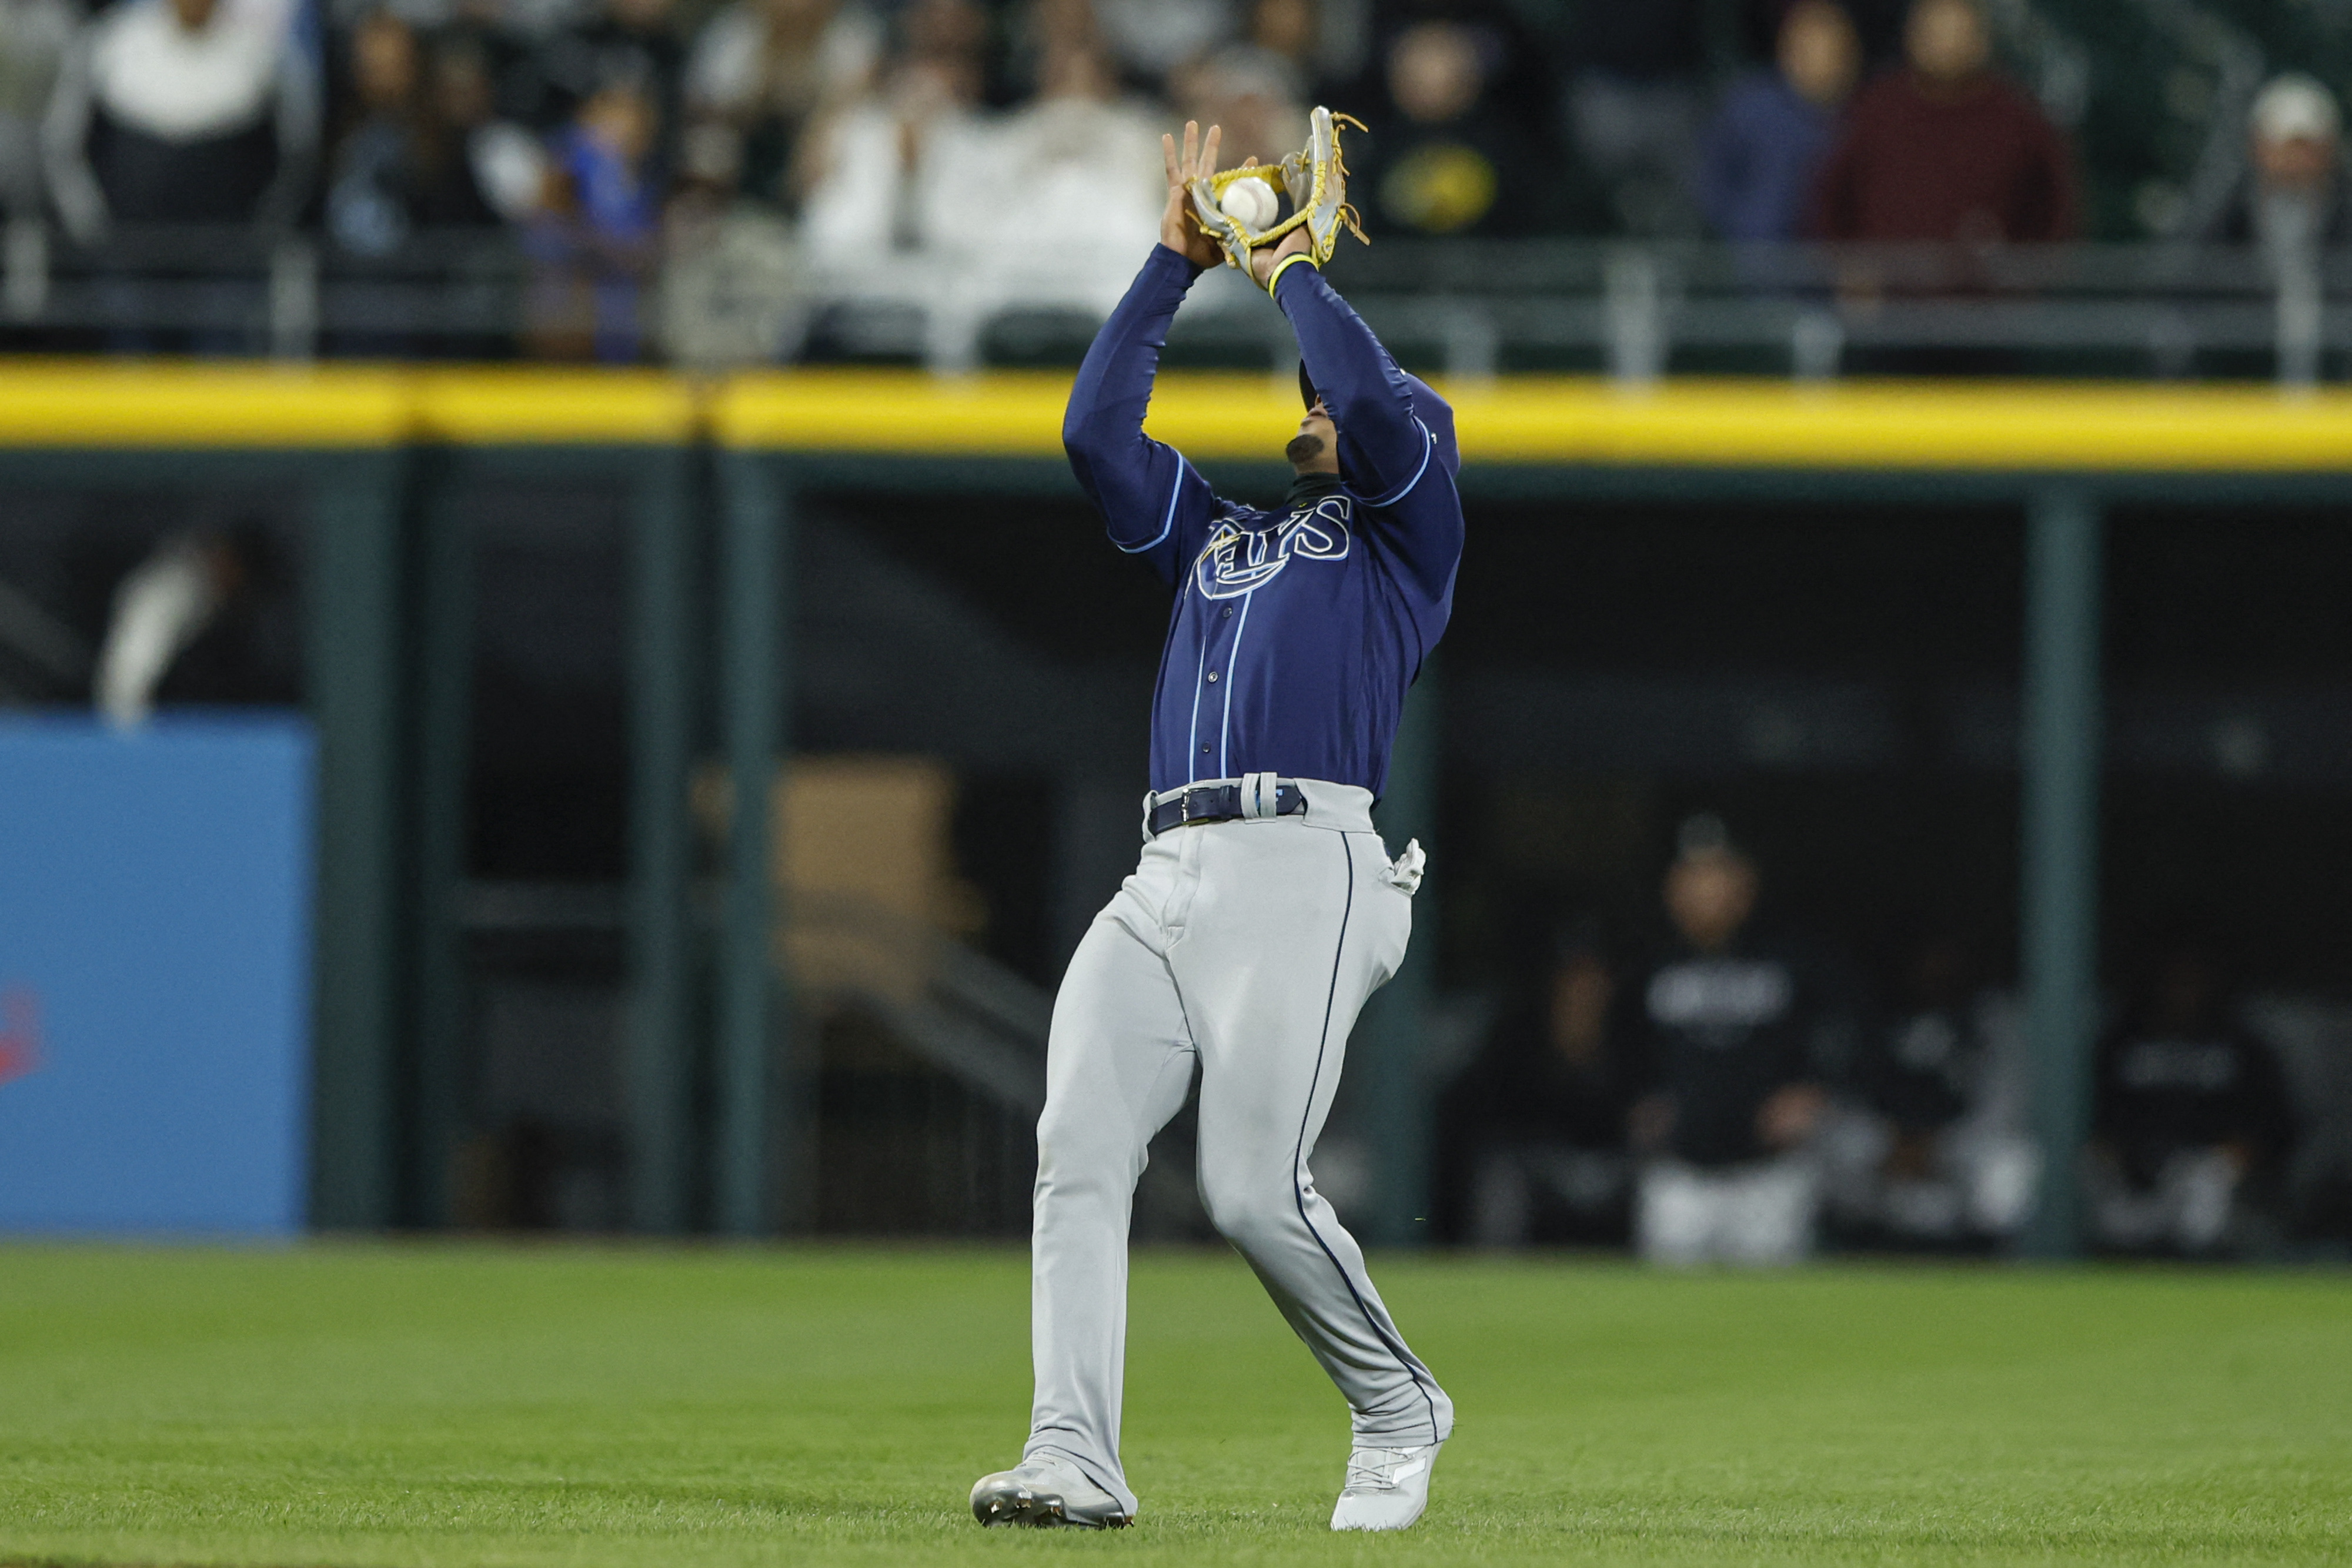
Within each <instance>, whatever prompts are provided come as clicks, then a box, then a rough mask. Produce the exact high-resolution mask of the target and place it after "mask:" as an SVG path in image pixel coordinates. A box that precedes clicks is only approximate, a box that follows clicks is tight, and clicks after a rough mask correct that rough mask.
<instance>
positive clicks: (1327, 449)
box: [1282, 365, 1339, 476]
mask: <svg viewBox="0 0 2352 1568" xmlns="http://www.w3.org/2000/svg"><path fill="white" fill-rule="evenodd" d="M1298 400H1299V401H1300V402H1303V403H1305V404H1306V405H1307V416H1306V417H1305V418H1304V419H1301V420H1300V421H1299V422H1298V434H1296V435H1294V436H1292V437H1291V438H1290V444H1288V445H1286V446H1285V447H1284V448H1283V449H1282V455H1283V456H1285V457H1286V458H1288V459H1289V460H1290V465H1291V467H1292V468H1294V469H1296V470H1297V472H1299V473H1301V474H1330V475H1335V476H1336V475H1337V474H1338V473H1339V426H1338V425H1337V424H1335V423H1332V421H1331V411H1330V410H1329V409H1328V408H1326V407H1324V406H1323V396H1322V394H1321V393H1320V392H1317V391H1316V390H1315V383H1314V382H1311V381H1309V380H1308V379H1307V367H1306V366H1305V365H1300V366H1299V367H1298Z"/></svg>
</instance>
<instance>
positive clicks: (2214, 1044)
mask: <svg viewBox="0 0 2352 1568" xmlns="http://www.w3.org/2000/svg"><path fill="white" fill-rule="evenodd" d="M2234 999H2235V998H2233V997H2232V996H2231V992H2230V989H2229V987H2228V986H2227V984H2226V983H2225V981H2224V978H2223V975H2222V971H2221V965H2220V963H2219V962H2218V961H2217V960H2216V958H2215V957H2214V956H2213V955H2212V954H2211V953H2210V951H2208V950H2207V949H2206V948H2205V947H2204V946H2201V945H2200V944H2198V943H2195V942H2189V941H2176V942H2174V943H2172V944H2170V945H2168V948H2167V950H2166V951H2165V952H2164V953H2163V954H2162V956H2160V958H2159V959H2158V963H2157V965H2156V967H2155V971H2154V974H2153V977H2152V979H2151V982H2150V983H2149V984H2148V985H2147V988H2145V989H2144V990H2143V991H2142V993H2141V994H2140V995H2139V996H2138V997H2137V998H2134V999H2133V1001H2132V1003H2131V1004H2130V1006H2129V1007H2128V1008H2127V1009H2126V1013H2125V1016H2124V1020H2123V1022H2122V1024H2121V1025H2120V1026H2119V1027H2118V1028H2116V1030H2114V1031H2113V1032H2111V1033H2110V1034H2109V1035H2108V1036H2107V1038H2106V1039H2105V1040H2102V1041H2101V1042H2100V1045H2099V1054H2098V1069H2097V1079H2096V1087H2095V1111H2094V1116H2093V1137H2092V1146H2091V1160H2090V1163H2089V1169H2088V1176H2089V1184H2088V1185H2089V1188H2090V1197H2091V1221H2092V1228H2093V1230H2094V1232H2095V1235H2096V1237H2097V1239H2098V1240H2100V1241H2101V1242H2102V1243H2104V1244H2105V1245H2107V1246H2109V1247H2116V1248H2122V1249H2127V1250H2134V1251H2140V1250H2156V1249H2169V1250H2174V1251H2178V1252H2181V1253H2187V1254H2190V1255H2197V1254H2208V1253H2212V1252H2215V1251H2218V1250H2221V1249H2224V1248H2226V1247H2228V1246H2230V1245H2231V1243H2232V1242H2235V1241H2241V1240H2242V1239H2243V1233H2244V1228H2245V1221H2246V1220H2247V1218H2249V1216H2248V1213H2247V1208H2248V1205H2247V1203H2246V1195H2247V1193H2248V1190H2249V1188H2250V1187H2252V1186H2254V1185H2255V1184H2257V1183H2258V1182H2259V1181H2260V1179H2261V1178H2263V1177H2265V1176H2273V1175H2274V1174H2275V1173H2276V1171H2277V1170H2278V1167H2279V1166H2280V1164H2281V1162H2282V1161H2283V1159H2284V1156H2285V1155H2286V1152H2287V1149H2288V1146H2289V1145H2290V1144H2291V1143H2292V1142H2293V1141H2294V1113H2293V1112H2292V1110H2291V1109H2290V1107H2289V1105H2288V1103H2287V1093H2286V1083H2285V1080H2284V1076H2283V1075H2282V1074H2281V1072H2280V1071H2279V1065H2278V1061H2277V1060H2276V1058H2274V1057H2273V1055H2272V1053H2271V1051H2270V1049H2269V1048H2268V1047H2267V1046H2265V1045H2264V1044H2263V1042H2262V1041H2261V1040H2257V1039H2255V1038H2254V1037H2253V1036H2252V1034H2251V1033H2249V1032H2248V1031H2247V1030H2245V1029H2244V1028H2243V1027H2242V1026H2241V1025H2240V1024H2238V1023H2237V1022H2236V1021H2235V1019H2234V1018H2233V1017H2232V1003H2233V1001H2234Z"/></svg>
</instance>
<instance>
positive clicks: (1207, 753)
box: [1201, 746, 1209, 757]
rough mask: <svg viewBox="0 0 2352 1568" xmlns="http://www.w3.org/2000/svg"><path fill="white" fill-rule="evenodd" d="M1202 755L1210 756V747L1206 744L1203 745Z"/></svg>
mask: <svg viewBox="0 0 2352 1568" xmlns="http://www.w3.org/2000/svg"><path fill="white" fill-rule="evenodd" d="M1201 755H1202V756H1203V757H1206V756H1208V755H1209V748H1208V747H1205V746H1204V747H1201Z"/></svg>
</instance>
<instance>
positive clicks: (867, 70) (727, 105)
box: [684, 0, 883, 212]
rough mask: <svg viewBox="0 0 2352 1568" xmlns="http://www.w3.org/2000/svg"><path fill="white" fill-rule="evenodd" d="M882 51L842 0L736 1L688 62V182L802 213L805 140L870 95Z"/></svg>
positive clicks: (876, 30)
mask: <svg viewBox="0 0 2352 1568" xmlns="http://www.w3.org/2000/svg"><path fill="white" fill-rule="evenodd" d="M882 46H883V33H882V27H881V25H880V24H879V23H878V22H877V21H876V20H875V18H874V16H872V15H871V14H870V13H868V12H867V11H866V10H864V9H863V8H860V7H856V6H844V5H841V4H840V3H839V0H734V3H733V4H732V5H729V6H728V7H727V8H726V9H725V10H723V11H721V12H719V15H718V16H715V17H713V18H712V19H711V21H710V23H709V26H706V27H704V28H703V30H702V36H701V37H698V39H696V40H695V45H694V48H693V51H692V53H691V54H690V55H689V56H688V60H687V68H686V106H687V113H688V117H689V120H690V121H691V124H690V126H689V128H688V145H687V147H686V149H685V152H684V156H685V161H686V162H687V165H688V172H689V174H690V175H691V176H692V177H693V178H695V179H696V180H698V181H700V182H702V183H710V184H723V185H726V186H729V187H730V188H733V189H736V190H740V191H741V192H742V193H745V194H747V195H751V196H755V197H758V198H760V199H761V200H763V201H768V202H772V203H774V204H777V205H779V206H781V207H782V208H784V209H785V210H786V211H788V212H790V211H797V210H798V208H799V205H800V201H801V197H802V196H803V194H804V193H805V192H806V191H807V188H808V186H809V184H810V183H811V181H812V180H813V178H814V174H815V172H816V169H815V164H816V150H815V148H814V146H811V145H805V144H804V141H805V138H804V136H803V133H804V132H805V131H807V130H808V129H809V128H810V127H811V126H812V125H814V124H820V123H822V121H823V119H824V116H825V115H827V114H828V113H830V112H831V111H833V110H836V109H838V108H839V107H840V106H842V105H844V104H846V103H849V102H852V101H854V100H855V99H856V98H857V97H858V96H859V95H860V94H862V93H863V92H865V91H866V88H867V87H868V85H869V84H870V83H871V82H872V80H873V78H874V73H875V71H876V69H877V68H878V66H879V65H880V63H881V57H882Z"/></svg>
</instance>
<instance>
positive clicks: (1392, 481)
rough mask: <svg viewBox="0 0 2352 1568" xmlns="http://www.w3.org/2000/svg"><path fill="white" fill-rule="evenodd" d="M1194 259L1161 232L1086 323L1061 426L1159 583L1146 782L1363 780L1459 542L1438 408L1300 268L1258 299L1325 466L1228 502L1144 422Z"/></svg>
mask: <svg viewBox="0 0 2352 1568" xmlns="http://www.w3.org/2000/svg"><path fill="white" fill-rule="evenodd" d="M1198 276H1199V273H1198V271H1197V270H1196V269H1195V268H1194V267H1192V263H1191V262H1189V261H1187V260H1185V259H1184V257H1182V256H1180V255H1178V254H1177V253H1176V252H1174V251H1172V250H1170V249H1169V248H1168V247H1167V246H1156V247H1154V248H1153V250H1152V253H1151V258H1150V260H1149V261H1147V262H1145V263H1144V265H1143V270H1142V272H1141V273H1139V275H1138V276H1137V277H1136V280H1135V283H1134V285H1133V287H1129V289H1128V291H1127V298H1124V299H1122V300H1120V301H1119V305H1118V309H1117V310H1115V311H1113V312H1112V313H1111V317H1110V319H1109V320H1108V321H1106V322H1105V323H1103V329H1102V330H1101V332H1099V333H1098V334H1097V336H1096V338H1095V341H1094V346H1093V347H1092V348H1091V349H1089V350H1087V358H1086V363H1085V364H1084V365H1082V366H1080V367H1079V370H1078V379H1077V384H1076V386H1074V387H1072V388H1071V389H1070V408H1069V413H1068V415H1067V416H1066V418H1065V419H1064V421H1063V423H1062V442H1063V444H1064V445H1065V446H1066V447H1067V448H1068V450H1069V454H1070V466H1071V467H1072V468H1073V469H1074V470H1076V474H1077V476H1078V483H1079V484H1080V485H1082V486H1085V488H1086V492H1087V495H1088V496H1089V497H1092V498H1093V500H1094V503H1095V505H1096V506H1097V507H1099V508H1101V511H1102V515H1103V521H1104V523H1105V525H1106V526H1107V528H1108V531H1109V534H1110V540H1111V543H1112V544H1114V545H1116V546H1118V548H1119V549H1122V550H1125V551H1126V552H1127V553H1129V555H1138V556H1141V557H1142V558H1143V559H1145V560H1146V561H1148V562H1149V563H1150V566H1151V568H1152V570H1154V571H1156V572H1158V573H1159V574H1160V579H1161V580H1163V581H1165V582H1167V583H1168V584H1170V586H1171V587H1172V588H1173V589H1174V590H1175V591H1176V604H1175V608H1174V610H1173V612H1171V615H1170V617H1169V622H1168V643H1167V646H1166V648H1165V650H1164V651H1163V652H1162V653H1161V654H1160V681H1159V685H1158V688H1157V689H1156V691H1155V692H1154V694H1153V696H1152V704H1151V787H1152V789H1155V790H1159V789H1176V788H1178V787H1179V786H1181V785H1185V784H1190V783H1192V782H1194V781H1195V780H1199V779H1235V778H1239V777H1240V776H1241V775H1243V774H1244V773H1276V774H1280V775H1282V776H1283V777H1285V778H1290V779H1326V780H1328V781H1330V782H1332V783H1336V784H1355V785H1360V786H1361V787H1362V788H1364V789H1370V791H1371V792H1372V793H1373V794H1374V795H1378V794H1380V793H1381V789H1382V787H1383V786H1384V785H1385V784H1386V783H1387V780H1388V770H1389V746H1390V743H1391V741H1392V740H1393V739H1394V738H1395V736H1396V727H1397V717H1398V715H1399V714H1400V712H1401V711H1402V708H1403V706H1404V694H1405V690H1406V688H1407V687H1409V686H1411V685H1412V682H1413V677H1414V676H1415V675H1417V674H1420V673H1421V663H1422V660H1423V659H1424V658H1426V657H1427V656H1428V654H1429V651H1430V649H1431V648H1433V647H1434V646H1435V645H1436V643H1437V639H1438V637H1439V635H1440V634H1441V633H1442V632H1444V630H1445V622H1446V617H1447V616H1448V615H1449V614H1450V613H1451V612H1452V611H1453V606H1454V568H1455V566H1456V565H1457V563H1458V562H1459V561H1460V560H1461V558H1462V502H1461V498H1460V497H1458V496H1457V495H1456V494H1455V493H1454V473H1455V471H1456V470H1457V469H1458V468H1459V467H1460V466H1461V459H1460V457H1459V455H1457V453H1456V451H1455V448H1454V413H1453V410H1451V409H1450V408H1448V407H1447V406H1446V405H1445V403H1444V401H1443V400H1441V399H1440V398H1439V397H1438V395H1437V394H1436V393H1435V392H1433V391H1431V390H1430V389H1429V387H1428V386H1427V385H1425V384H1424V383H1423V382H1420V381H1418V380H1417V379H1415V378H1413V377H1412V376H1409V375H1407V374H1405V373H1404V371H1401V370H1399V369H1398V368H1397V365H1396V361H1393V360H1391V358H1390V357H1389V354H1388V350H1385V349H1383V348H1381V343H1380V340H1379V339H1377V338H1375V337H1373V336H1372V332H1371V329H1370V328H1369V327H1367V326H1365V325H1364V323H1363V321H1362V319H1360V317H1358V316H1357V314H1356V313H1355V312H1354V311H1353V310H1351V309H1349V308H1348V304H1347V302H1346V301H1345V300H1343V299H1341V298H1339V296H1338V295H1337V294H1335V293H1333V292H1332V290H1331V286H1330V285H1329V284H1328V283H1326V282H1324V281H1323V277H1322V275H1321V274H1320V273H1318V272H1317V271H1316V270H1315V269H1314V268H1313V267H1291V268H1290V269H1289V270H1288V271H1286V272H1285V273H1284V274H1283V276H1282V281H1281V283H1280V285H1279V286H1278V290H1277V293H1276V303H1277V304H1279V305H1280V306H1281V307H1282V309H1283V312H1284V314H1286V316H1288V317H1289V318H1290V324H1291V328H1292V329H1293V330H1294V331H1295V332H1297V336H1298V352H1299V357H1300V359H1301V360H1302V361H1304V362H1305V364H1306V367H1307V374H1308V375H1309V376H1310V377H1311V378H1312V379H1313V380H1314V382H1315V385H1316V388H1317V390H1318V392H1320V393H1321V394H1322V397H1323V402H1324V406H1325V407H1326V408H1328V410H1329V411H1330V413H1331V417H1332V420H1333V422H1334V423H1336V424H1337V425H1338V426H1339V473H1340V479H1341V483H1340V484H1339V485H1337V486H1328V493H1327V494H1323V495H1319V496H1317V495H1311V494H1310V495H1305V496H1301V497H1297V501H1298V504H1297V505H1293V506H1290V507H1285V508H1284V509H1282V510H1280V511H1273V512H1266V511H1260V510H1259V509H1257V508H1256V507H1247V506H1244V505H1242V504H1241V503H1240V502H1238V501H1231V500H1227V499H1225V498H1224V497H1221V496H1219V495H1217V494H1216V493H1215V492H1214V491H1213V490H1211V489H1210V488H1209V484H1208V481H1207V480H1205V479H1203V478H1202V477H1201V476H1200V475H1199V474H1198V473H1197V472H1196V471H1195V470H1194V469H1193V468H1192V465H1191V464H1189V463H1187V462H1186V461H1185V460H1184V456H1183V455H1182V454H1181V453H1180V452H1178V451H1177V450H1176V449H1175V448H1173V447H1171V446H1168V445H1165V444H1162V443H1160V442H1157V441H1154V440H1152V439H1151V438H1150V436H1148V435H1146V434H1143V415H1144V411H1145V409H1146V407H1147V406H1148V405H1149V404H1150V401H1151V379H1152V376H1153V373H1154V372H1155V371H1157V370H1158V369H1159V364H1160V347H1161V345H1162V344H1164V343H1165V342H1166V341H1167V338H1168V323H1169V322H1170V320H1171V319H1173V318H1174V316H1175V314H1176V307H1177V306H1178V305H1179V304H1180V303H1181V301H1182V299H1183V298H1184V291H1185V290H1186V289H1187V288H1189V287H1192V280H1193V278H1195V277H1198Z"/></svg>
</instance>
